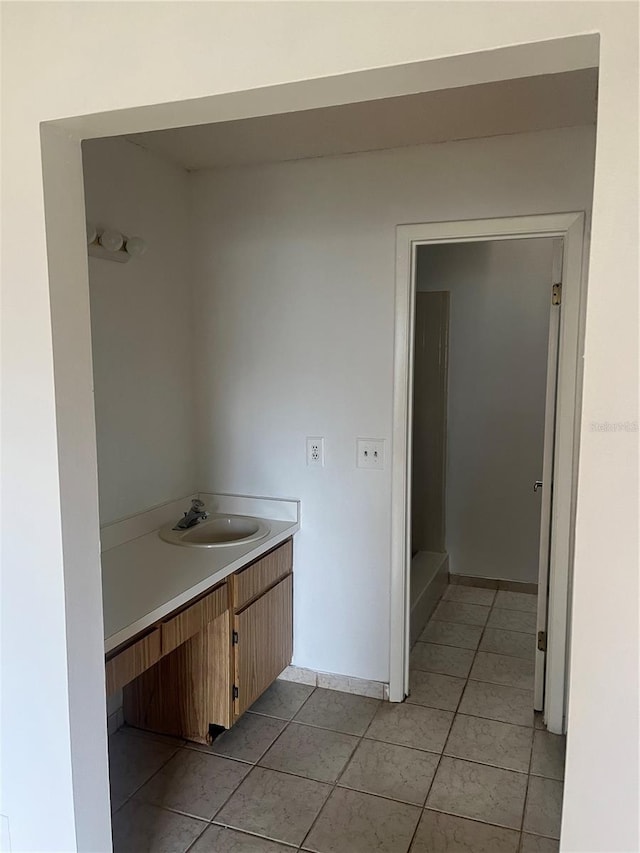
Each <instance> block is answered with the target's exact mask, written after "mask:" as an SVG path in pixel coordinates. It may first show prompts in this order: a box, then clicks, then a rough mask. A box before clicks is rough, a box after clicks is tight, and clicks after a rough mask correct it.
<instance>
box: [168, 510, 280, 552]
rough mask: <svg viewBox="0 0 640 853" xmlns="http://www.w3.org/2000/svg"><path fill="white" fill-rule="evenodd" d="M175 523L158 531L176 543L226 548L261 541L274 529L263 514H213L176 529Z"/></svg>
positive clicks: (199, 546)
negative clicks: (194, 523)
mask: <svg viewBox="0 0 640 853" xmlns="http://www.w3.org/2000/svg"><path fill="white" fill-rule="evenodd" d="M174 526H175V525H174V524H165V525H164V527H161V528H160V530H159V531H158V535H159V536H160V538H161V539H164V541H165V542H171V544H173V545H186V546H187V547H189V548H223V547H225V546H229V545H245V544H247V543H249V542H258V541H259V540H260V539H264V538H265V536H268V535H269V533H270V532H271V528H270V527H268V525H266V524H265V523H264V521H261V520H260V519H259V518H251V517H250V516H247V515H211V516H209V518H207V519H206V520H205V521H200V522H199V523H198V524H196V525H195V526H194V527H189V528H188V529H187V530H174V529H173V528H174Z"/></svg>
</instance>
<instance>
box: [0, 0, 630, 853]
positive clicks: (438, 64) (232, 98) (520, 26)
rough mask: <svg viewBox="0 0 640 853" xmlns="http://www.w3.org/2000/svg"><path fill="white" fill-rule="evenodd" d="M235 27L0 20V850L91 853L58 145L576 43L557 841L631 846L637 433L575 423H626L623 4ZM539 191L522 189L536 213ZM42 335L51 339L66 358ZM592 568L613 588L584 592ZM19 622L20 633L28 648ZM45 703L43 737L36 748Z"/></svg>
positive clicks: (84, 323)
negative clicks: (574, 385) (584, 80)
mask: <svg viewBox="0 0 640 853" xmlns="http://www.w3.org/2000/svg"><path fill="white" fill-rule="evenodd" d="M247 12H248V9H247V6H246V5H245V4H224V3H213V2H212V3H206V4H203V3H183V4H174V3H167V4H156V5H155V6H154V9H153V14H150V13H149V6H148V4H146V3H126V4H120V6H119V8H118V14H117V15H114V14H113V7H112V5H111V4H99V3H98V4H97V3H87V4H80V3H64V2H61V3H28V4H27V3H21V4H5V6H3V10H2V76H3V122H2V132H3V138H2V169H3V181H2V237H3V252H2V298H3V304H2V344H3V363H2V368H3V376H2V380H3V381H2V395H3V396H2V415H3V429H2V442H3V444H2V453H3V476H2V490H3V491H2V513H3V515H2V561H3V563H2V596H1V601H2V657H1V659H0V669H1V670H2V681H3V683H2V743H1V749H0V752H1V756H2V768H1V774H2V780H3V785H2V804H1V805H0V808H1V810H2V812H3V813H4V814H7V815H9V818H10V830H11V837H12V842H13V848H14V850H29V849H30V850H35V849H37V850H40V851H43V850H54V849H57V850H73V849H78V846H79V847H80V849H83V850H87V849H92V850H98V849H100V850H102V849H105V848H106V847H107V846H108V841H109V813H108V805H107V802H106V784H105V774H106V737H105V727H104V723H103V724H100V720H101V718H102V717H103V715H104V704H103V703H104V687H103V686H101V685H100V678H99V669H100V657H101V644H102V618H101V611H100V592H99V590H100V576H99V567H98V519H97V507H94V506H93V504H94V503H97V501H96V499H95V494H94V492H95V434H94V432H93V423H92V412H93V401H92V396H91V371H90V361H91V359H90V348H89V340H88V334H87V333H86V332H85V331H84V330H85V328H86V329H87V330H88V325H89V322H88V321H89V314H88V297H87V271H86V260H84V258H85V257H86V255H85V251H86V248H85V245H84V234H83V220H84V215H83V211H82V175H81V171H80V148H79V143H78V138H79V136H80V135H82V134H85V135H93V136H98V135H113V134H117V133H125V132H135V131H140V130H149V129H152V128H153V127H156V128H157V127H160V126H163V124H164V126H167V125H171V126H176V124H178V123H180V122H182V123H183V124H185V123H189V120H192V121H200V122H202V121H207V120H219V119H220V118H223V117H225V116H229V117H233V118H239V117H242V116H246V115H256V114H259V113H260V112H261V111H267V112H268V111H273V108H274V106H276V107H277V108H278V109H282V110H287V109H298V108H301V107H302V108H307V107H310V106H311V107H312V106H318V105H321V104H324V105H328V104H332V103H338V102H340V101H341V99H342V100H349V99H366V98H372V97H380V96H381V92H382V93H385V94H389V95H395V94H400V93H402V92H405V93H406V92H410V91H420V90H424V89H428V88H429V87H431V88H438V87H440V88H442V87H448V86H459V85H465V84H466V83H468V82H469V81H472V80H479V79H504V78H505V77H509V76H517V75H519V74H523V73H525V74H526V73H530V72H531V70H535V73H551V72H552V71H554V70H568V69H569V68H570V67H584V66H582V65H580V64H579V61H578V56H579V54H580V49H581V48H580V45H583V44H584V41H585V40H584V39H583V38H582V36H583V35H586V36H587V39H586V40H587V41H588V43H589V45H592V42H593V39H591V38H589V37H588V34H598V35H599V38H600V78H599V123H598V134H597V137H598V145H597V150H596V168H595V188H594V218H593V231H592V234H591V243H590V246H591V249H590V259H589V260H590V264H589V271H590V276H589V278H590V281H589V299H588V305H587V314H586V352H585V382H584V399H583V410H582V423H583V429H582V433H581V437H580V438H581V459H580V471H579V495H578V517H577V530H576V572H575V583H574V594H573V631H572V652H571V687H570V703H569V732H570V734H569V740H568V753H567V767H566V786H565V799H564V815H563V837H562V842H561V844H562V849H563V850H565V851H569V850H572V851H585V850H589V849H591V850H603V849H607V850H610V851H613V850H618V851H621V850H627V851H628V850H633V849H636V848H637V847H638V822H637V804H638V799H639V797H638V773H637V763H636V762H634V761H633V756H637V754H638V748H637V737H638V731H637V696H638V648H637V625H638V573H637V549H638V536H637V531H638V527H637V519H638V475H637V471H638V442H637V434H636V433H633V432H626V431H624V430H620V431H612V430H610V431H603V430H598V429H592V428H591V424H593V423H602V422H604V421H608V422H609V423H616V422H622V423H624V422H626V421H633V420H634V419H637V410H638V375H637V338H638V330H637V315H638V289H637V281H638V258H637V218H638V209H637V197H636V192H635V187H636V186H637V177H638V162H637V149H638V44H637V29H638V10H637V7H636V5H635V4H611V3H608V2H574V3H553V4H550V3H531V4H529V3H517V2H514V3H508V4H505V3H502V2H501V3H491V2H486V3H447V2H424V3H419V4H418V3H414V4H406V5H405V4H403V6H402V7H400V6H399V5H398V4H397V3H384V2H383V3H375V4H374V3H367V4H358V5H357V7H356V6H355V5H348V4H322V3H316V4H267V3H256V4H254V5H252V6H251V7H250V14H247ZM575 36H580V39H579V44H578V43H577V42H575V41H574V42H572V45H573V46H572V45H570V44H568V43H567V42H565V41H563V42H562V45H561V50H558V49H557V42H556V41H554V40H556V39H559V38H561V39H565V38H570V37H575ZM167 57H170V58H171V61H168V60H167ZM412 63H414V64H412ZM576 63H578V64H576ZM355 69H358V70H359V71H358V74H357V75H355V76H354V75H353V74H352V73H351V72H353V71H354V70H355ZM363 69H364V70H363ZM527 69H528V70H527ZM340 75H343V76H340ZM295 81H300V82H298V83H296V82H295ZM281 83H288V84H290V85H287V86H280V85H277V84H281ZM265 87H266V88H265ZM269 87H271V88H269ZM244 90H246V91H244ZM236 93H238V94H236ZM198 99H203V100H198ZM144 105H154V106H151V107H148V108H146V109H139V108H140V107H142V106H144ZM110 110H118V112H117V113H109V112H108V111H110ZM73 117H80V118H78V119H77V120H75V119H74V118H73ZM185 119H186V120H185ZM51 120H60V125H59V126H58V129H57V130H55V129H54V128H52V127H46V126H45V127H43V126H42V123H43V122H48V121H51ZM43 139H44V151H43V147H42V140H43ZM43 153H44V155H45V161H46V162H47V163H48V165H49V166H50V167H53V169H50V170H49V180H48V183H49V189H48V199H49V201H48V202H47V207H46V210H47V215H48V219H49V228H50V229H53V225H54V222H55V225H56V230H57V233H58V236H60V237H61V238H62V239H61V240H60V242H59V243H58V244H57V245H53V244H51V245H50V252H49V257H47V252H46V242H45V196H44V193H43V186H42V173H41V169H42V159H43ZM576 153H577V155H578V157H580V156H581V155H580V152H576ZM505 166H506V167H507V169H508V163H507V164H505ZM56 175H57V176H59V180H56ZM561 177H562V176H561ZM560 183H561V184H562V180H560ZM485 189H486V192H491V191H492V187H491V186H490V185H488V186H487V187H486V188H485ZM450 190H451V191H452V192H453V194H454V196H455V195H456V192H457V188H456V187H453V186H452V187H450ZM552 192H553V188H552ZM540 194H541V193H540V191H539V188H537V187H534V188H533V190H532V201H533V203H534V204H535V202H536V199H538V201H539V200H540V198H539V196H540ZM449 207H450V206H449V205H443V208H444V209H443V210H442V211H440V210H439V211H438V218H441V214H445V213H446V211H447V209H448V208H449ZM503 213H504V212H503V211H501V212H500V215H503ZM612 270H613V271H615V298H611V287H612V284H611V282H612ZM54 305H55V310H54V311H53V316H52V314H51V311H50V309H52V308H53V307H54ZM63 307H64V309H65V311H64V314H63V315H61V314H60V312H59V310H58V309H60V308H63ZM54 329H55V350H54V341H53V335H52V332H53V330H54ZM62 329H67V330H69V331H70V332H71V334H69V335H68V337H67V338H66V339H65V340H64V341H62V340H61V339H60V331H61V330H62ZM54 373H55V384H54ZM613 376H615V378H616V381H615V382H614V381H612V379H611V378H612V377H613ZM74 380H77V381H74ZM387 381H390V377H389V376H388V377H387ZM65 411H66V412H67V415H66V416H65V417H61V415H62V414H64V413H65ZM92 447H93V449H92ZM34 495H37V496H38V506H39V507H40V508H41V512H40V514H39V522H38V535H37V536H33V537H25V536H24V535H23V532H22V530H21V529H20V528H18V527H16V524H15V513H16V507H22V506H31V505H32V502H33V496H34ZM63 519H64V524H63ZM80 521H81V522H82V523H79V522H80ZM603 566H611V567H612V570H613V571H614V573H615V576H616V583H615V584H613V583H612V584H606V583H605V584H603V583H602V577H603V574H602V573H603V568H602V567H603ZM25 616H28V618H29V619H30V620H31V624H32V625H34V626H37V630H34V631H31V632H29V631H25ZM594 625H597V626H598V628H599V630H598V642H597V644H594V642H593V630H594ZM613 664H615V665H613ZM82 688H84V689H82ZM43 695H46V699H47V703H46V711H47V716H46V724H47V729H46V731H47V737H46V738H34V736H33V733H34V732H37V731H40V730H41V725H42V697H43ZM6 780H10V782H7V781H6ZM74 780H76V781H75V782H74ZM36 804H37V805H36Z"/></svg>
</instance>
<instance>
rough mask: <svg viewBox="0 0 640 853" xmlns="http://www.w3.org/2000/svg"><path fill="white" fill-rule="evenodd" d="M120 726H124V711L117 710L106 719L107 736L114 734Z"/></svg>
mask: <svg viewBox="0 0 640 853" xmlns="http://www.w3.org/2000/svg"><path fill="white" fill-rule="evenodd" d="M122 726H124V710H123V709H122V708H118V709H117V710H115V711H114V712H113V714H109V716H108V717H107V734H109V735H113V734H115V733H116V732H117V731H118V729H121V728H122Z"/></svg>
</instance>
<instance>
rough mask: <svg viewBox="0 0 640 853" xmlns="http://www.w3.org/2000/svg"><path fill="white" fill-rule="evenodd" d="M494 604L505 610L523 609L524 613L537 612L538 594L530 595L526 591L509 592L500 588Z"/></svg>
mask: <svg viewBox="0 0 640 853" xmlns="http://www.w3.org/2000/svg"><path fill="white" fill-rule="evenodd" d="M494 605H495V606H496V607H500V608H501V609H503V610H522V612H523V613H535V612H536V610H537V608H538V596H537V595H529V593H526V592H507V591H506V590H503V589H500V590H498V593H497V595H496V599H495V601H494Z"/></svg>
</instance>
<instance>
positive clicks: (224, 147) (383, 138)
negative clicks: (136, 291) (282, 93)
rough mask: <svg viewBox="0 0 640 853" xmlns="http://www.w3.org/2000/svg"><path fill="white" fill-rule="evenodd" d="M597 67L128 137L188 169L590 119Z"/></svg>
mask: <svg viewBox="0 0 640 853" xmlns="http://www.w3.org/2000/svg"><path fill="white" fill-rule="evenodd" d="M597 81H598V72H597V69H595V68H587V69H583V70H580V71H570V72H563V73H561V74H547V75H540V76H536V77H522V78H519V79H514V80H504V81H500V82H497V83H483V84H480V85H477V86H465V87H461V88H458V89H442V90H439V91H435V92H425V93H421V94H417V95H405V96H403V97H397V98H384V99H381V100H376V101H365V102H362V103H355V104H345V105H341V106H336V107H325V108H322V109H315V110H302V111H300V112H291V113H283V114H279V115H268V116H259V117H256V118H249V119H241V120H237V121H227V122H219V123H214V124H204V125H195V126H192V127H180V128H174V129H171V130H157V131H152V132H150V133H137V134H133V135H130V136H128V137H127V139H129V141H131V142H133V143H135V144H136V145H141V146H142V147H144V148H147V149H148V150H150V151H153V152H155V153H156V154H159V155H160V156H161V157H164V158H165V159H168V160H171V161H172V162H174V163H176V164H179V165H180V166H183V167H184V168H185V169H188V170H189V171H195V170H199V169H215V168H220V167H224V166H233V165H246V164H250V163H270V162H278V161H282V160H299V159H303V158H307V157H326V156H330V155H336V154H350V153H354V152H356V151H375V150H381V149H384V148H399V147H402V146H406V145H419V144H423V143H428V142H432V143H433V142H446V141H448V140H453V139H471V138H474V137H482V136H496V135H498V134H508V133H524V132H527V131H536V130H547V129H550V128H556V127H572V126H575V125H585V124H595V121H596V99H597Z"/></svg>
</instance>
